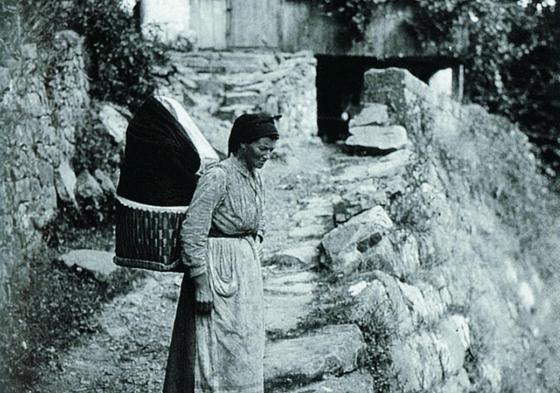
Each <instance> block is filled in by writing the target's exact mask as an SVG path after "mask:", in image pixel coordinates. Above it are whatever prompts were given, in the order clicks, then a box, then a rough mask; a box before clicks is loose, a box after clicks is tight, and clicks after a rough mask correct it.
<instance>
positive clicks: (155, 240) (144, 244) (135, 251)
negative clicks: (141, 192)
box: [114, 196, 187, 272]
mask: <svg viewBox="0 0 560 393" xmlns="http://www.w3.org/2000/svg"><path fill="white" fill-rule="evenodd" d="M116 201H117V211H116V213H117V220H116V221H117V222H116V231H115V232H116V233H115V243H116V245H115V249H116V250H115V254H116V256H115V259H114V262H115V263H116V264H117V265H119V266H127V267H134V268H141V269H148V270H156V271H160V272H184V269H183V268H182V265H181V263H180V257H181V246H180V241H179V240H180V229H181V223H182V222H183V219H184V218H185V214H186V211H187V207H186V206H178V207H162V206H151V205H144V204H140V203H136V202H133V201H130V200H127V199H124V198H122V197H119V196H117V198H116Z"/></svg>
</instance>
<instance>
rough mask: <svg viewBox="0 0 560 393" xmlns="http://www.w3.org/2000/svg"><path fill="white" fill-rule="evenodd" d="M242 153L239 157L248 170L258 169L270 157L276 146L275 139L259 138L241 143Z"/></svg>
mask: <svg viewBox="0 0 560 393" xmlns="http://www.w3.org/2000/svg"><path fill="white" fill-rule="evenodd" d="M241 146H242V154H241V155H240V158H241V159H243V160H244V161H245V164H247V168H249V169H250V170H253V169H260V168H262V167H263V165H264V163H265V162H266V161H267V160H268V159H269V158H270V153H272V151H273V150H274V147H275V146H276V139H272V138H269V137H263V138H259V139H257V140H256V141H254V142H251V143H242V144H241Z"/></svg>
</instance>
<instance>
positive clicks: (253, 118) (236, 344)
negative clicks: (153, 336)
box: [164, 114, 278, 393]
mask: <svg viewBox="0 0 560 393" xmlns="http://www.w3.org/2000/svg"><path fill="white" fill-rule="evenodd" d="M275 119H276V118H274V117H271V116H268V115H265V114H245V115H242V116H240V117H239V118H237V119H236V120H235V122H234V124H233V127H232V130H231V134H230V137H229V143H228V148H229V157H228V158H227V159H225V160H224V161H222V162H220V163H218V164H216V165H214V166H212V167H210V168H209V169H208V170H207V172H206V173H205V174H203V176H202V177H201V179H200V181H199V183H198V186H197V189H196V191H195V193H194V196H193V199H192V201H191V204H190V206H189V210H188V212H187V216H186V218H185V220H184V222H183V225H182V230H181V240H182V247H183V252H184V256H185V258H184V263H185V267H186V271H187V273H186V274H185V277H184V278H183V284H182V286H181V295H180V297H179V304H178V308H177V315H176V317H175V325H174V327H173V336H172V340H171V348H170V352H169V359H168V363H167V371H166V376H165V384H164V393H191V392H200V393H202V392H204V393H206V392H212V393H221V392H224V393H262V392H263V356H264V341H265V333H264V317H263V314H264V312H263V308H264V306H263V289H262V275H261V267H260V244H261V242H262V239H263V236H264V226H263V186H262V181H261V178H260V176H259V175H258V173H257V172H256V170H257V169H260V168H262V166H263V165H264V163H265V162H266V161H267V160H268V158H269V157H270V153H271V152H272V150H273V149H274V146H275V144H276V141H277V139H278V131H277V129H276V127H275V125H274V120H275Z"/></svg>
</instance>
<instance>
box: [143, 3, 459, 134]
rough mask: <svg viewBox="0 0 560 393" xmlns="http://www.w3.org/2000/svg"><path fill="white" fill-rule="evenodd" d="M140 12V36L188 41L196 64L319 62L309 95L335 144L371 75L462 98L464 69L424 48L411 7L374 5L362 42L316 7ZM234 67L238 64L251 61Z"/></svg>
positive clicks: (202, 6) (167, 7)
mask: <svg viewBox="0 0 560 393" xmlns="http://www.w3.org/2000/svg"><path fill="white" fill-rule="evenodd" d="M137 7H138V9H139V15H140V22H141V25H142V28H143V30H144V32H146V33H147V34H152V33H155V34H157V35H159V36H160V38H162V39H164V40H166V41H168V42H177V41H178V40H179V41H180V40H181V39H186V40H189V41H191V42H193V44H194V48H195V51H196V52H197V53H196V54H195V55H194V56H197V57H204V56H205V54H207V53H210V52H212V53H216V52H222V53H223V52H236V53H244V52H252V53H253V54H254V53H268V54H270V53H279V52H281V53H298V52H301V51H307V52H308V53H309V54H310V55H311V56H313V57H314V58H315V59H316V63H315V71H316V81H315V83H314V86H308V89H311V88H313V89H316V92H315V96H316V105H317V116H318V124H319V133H320V134H323V136H331V137H333V138H334V139H336V138H337V135H338V134H340V132H341V130H342V131H344V128H345V126H346V123H347V120H348V118H349V117H351V116H352V115H353V113H354V112H356V110H357V108H356V107H357V106H358V105H359V101H360V94H361V91H362V86H363V75H364V72H365V71H366V70H368V69H370V68H387V67H400V68H406V69H408V70H409V71H411V72H412V73H413V74H414V75H415V76H417V77H418V78H420V79H421V80H423V81H425V82H428V83H429V84H430V85H431V86H432V87H434V88H435V89H437V90H439V91H442V92H444V93H447V94H449V95H452V96H453V97H455V98H456V99H458V100H461V98H462V79H463V78H462V68H461V65H460V64H459V63H458V62H457V60H454V59H449V58H444V57H442V56H438V55H437V54H434V53H426V52H425V51H423V50H422V49H421V45H420V43H419V42H418V39H417V37H416V36H415V34H414V31H413V30H412V29H411V28H410V22H411V21H413V20H414V18H415V13H414V6H413V5H411V4H410V2H408V3H407V2H399V1H394V2H392V1H390V2H385V3H380V4H378V5H377V6H376V7H377V11H376V13H375V16H374V17H373V18H372V20H371V22H370V23H369V26H368V27H367V29H366V34H365V37H364V40H362V41H360V42H357V41H353V40H351V39H348V37H347V36H346V37H345V34H344V33H345V26H343V25H342V24H341V23H340V22H339V21H337V19H335V18H333V17H330V16H327V15H326V14H325V13H324V12H322V11H321V9H320V6H319V2H318V1H316V0H314V1H310V0H138V3H137ZM458 44H460V42H458ZM209 56H210V57H212V56H214V57H215V55H214V54H213V55H209ZM238 60H239V61H238V64H243V63H244V62H245V63H247V62H252V61H253V60H254V57H252V58H247V59H243V58H242V57H239V58H238ZM210 63H212V61H210ZM226 72H230V69H228V68H227V67H226Z"/></svg>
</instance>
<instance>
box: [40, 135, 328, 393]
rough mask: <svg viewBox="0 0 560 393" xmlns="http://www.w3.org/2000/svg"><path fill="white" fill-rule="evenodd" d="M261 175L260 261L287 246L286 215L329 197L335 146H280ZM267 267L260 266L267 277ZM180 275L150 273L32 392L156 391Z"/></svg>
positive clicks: (288, 220)
mask: <svg viewBox="0 0 560 393" xmlns="http://www.w3.org/2000/svg"><path fill="white" fill-rule="evenodd" d="M278 150H279V152H278V157H276V158H275V159H274V160H272V161H270V162H268V163H267V164H266V166H265V168H264V169H263V177H264V180H265V184H266V186H267V190H268V195H267V222H268V235H267V239H266V244H265V259H266V258H267V257H269V256H271V255H273V254H274V253H275V252H277V251H279V250H281V249H285V248H287V247H289V246H290V244H291V242H292V241H293V240H291V239H290V237H289V234H288V231H289V229H290V227H291V216H292V215H293V212H294V211H295V210H297V208H298V206H299V205H301V203H302V201H303V200H304V199H307V198H311V197H322V196H323V195H325V193H327V192H329V191H330V190H329V186H328V184H329V182H328V177H329V173H330V159H331V158H332V156H333V155H336V154H337V153H336V148H334V147H332V146H326V145H323V144H322V143H321V142H320V141H318V140H317V141H314V142H312V143H309V144H307V145H305V146H296V147H293V146H292V147H290V148H287V147H281V148H280V149H278ZM266 274H267V268H266V267H265V275H266ZM180 281H181V275H179V274H174V273H168V274H163V273H154V272H149V273H148V274H147V276H146V277H145V278H144V279H142V280H140V281H139V282H137V284H136V285H135V287H134V289H133V290H132V291H130V292H129V293H127V294H125V295H123V296H119V297H117V298H115V299H114V300H113V301H112V302H110V303H109V304H107V305H106V306H105V307H104V308H103V310H102V312H101V313H100V314H99V317H98V318H99V322H100V326H101V329H100V332H98V333H95V334H92V335H88V336H84V337H83V339H82V340H81V341H80V342H79V343H78V344H77V345H76V346H74V347H72V348H71V349H70V350H68V351H67V352H66V353H64V354H61V357H60V359H61V361H60V362H59V363H58V364H57V365H54V364H51V365H50V366H45V368H44V369H43V370H41V380H42V382H41V383H40V384H39V385H38V386H36V388H35V389H33V390H32V392H33V393H38V392H42V393H50V392H52V393H55V392H56V393H59V392H107V393H110V392H159V391H161V389H162V384H163V378H164V370H165V365H166V358H167V350H168V346H169V342H170V336H171V329H172V324H173V319H174V315H175V307H176V301H177V298H178V292H179V285H180Z"/></svg>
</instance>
